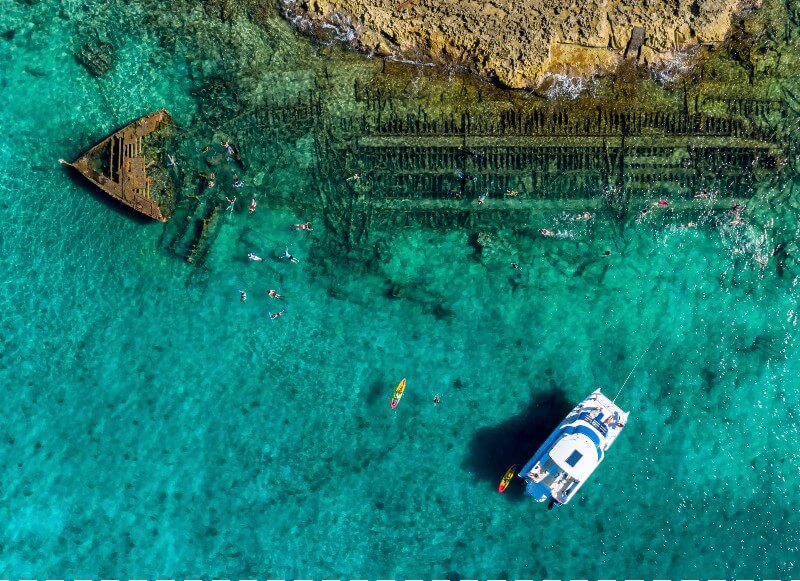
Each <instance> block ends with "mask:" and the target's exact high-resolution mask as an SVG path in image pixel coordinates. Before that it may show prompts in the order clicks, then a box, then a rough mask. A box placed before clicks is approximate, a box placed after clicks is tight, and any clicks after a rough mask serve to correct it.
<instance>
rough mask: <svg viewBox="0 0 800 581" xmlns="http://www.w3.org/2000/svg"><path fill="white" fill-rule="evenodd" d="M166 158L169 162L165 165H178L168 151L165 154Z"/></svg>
mask: <svg viewBox="0 0 800 581" xmlns="http://www.w3.org/2000/svg"><path fill="white" fill-rule="evenodd" d="M167 159H169V163H167V167H177V166H178V162H176V161H175V158H174V157H173V156H172V155H170V154H169V153H168V154H167Z"/></svg>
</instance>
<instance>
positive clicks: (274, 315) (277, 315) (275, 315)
mask: <svg viewBox="0 0 800 581" xmlns="http://www.w3.org/2000/svg"><path fill="white" fill-rule="evenodd" d="M285 314H286V309H281V310H280V311H278V312H277V313H270V314H269V318H270V320H271V321H274V320H275V319H279V318H281V317H282V316H284V315H285Z"/></svg>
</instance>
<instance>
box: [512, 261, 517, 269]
mask: <svg viewBox="0 0 800 581" xmlns="http://www.w3.org/2000/svg"><path fill="white" fill-rule="evenodd" d="M511 268H513V269H514V270H519V262H512V263H511Z"/></svg>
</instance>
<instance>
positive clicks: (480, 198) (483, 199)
mask: <svg viewBox="0 0 800 581" xmlns="http://www.w3.org/2000/svg"><path fill="white" fill-rule="evenodd" d="M487 195H489V194H488V192H487V193H484V194H481V195H480V196H478V203H479V204H485V203H486V196H487Z"/></svg>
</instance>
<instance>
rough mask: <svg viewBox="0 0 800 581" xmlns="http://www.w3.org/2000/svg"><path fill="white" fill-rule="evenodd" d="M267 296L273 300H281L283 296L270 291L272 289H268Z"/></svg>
mask: <svg viewBox="0 0 800 581" xmlns="http://www.w3.org/2000/svg"><path fill="white" fill-rule="evenodd" d="M267 294H268V295H269V296H270V297H272V298H273V299H282V298H283V295H282V294H279V293H278V291H276V290H272V289H270V290H269V292H268V293H267Z"/></svg>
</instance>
